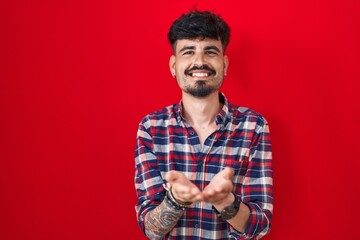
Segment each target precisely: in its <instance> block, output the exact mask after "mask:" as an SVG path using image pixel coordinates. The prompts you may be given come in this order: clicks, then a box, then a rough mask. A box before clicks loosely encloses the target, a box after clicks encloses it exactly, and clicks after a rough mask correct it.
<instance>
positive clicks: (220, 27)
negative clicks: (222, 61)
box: [168, 10, 230, 53]
mask: <svg viewBox="0 0 360 240" xmlns="http://www.w3.org/2000/svg"><path fill="white" fill-rule="evenodd" d="M197 38H201V39H204V38H210V39H215V40H220V41H221V44H222V47H223V50H224V52H225V49H226V47H227V45H228V44H229V40H230V28H229V26H228V25H227V23H226V22H225V21H224V20H223V19H222V18H221V17H220V16H219V15H216V14H214V13H212V12H209V11H204V12H200V11H197V10H195V11H190V12H189V13H187V14H183V15H181V17H180V18H178V19H177V20H175V21H174V22H173V24H172V25H171V27H170V30H169V33H168V40H169V42H170V44H171V46H172V48H173V52H174V53H175V48H176V41H177V40H181V39H197Z"/></svg>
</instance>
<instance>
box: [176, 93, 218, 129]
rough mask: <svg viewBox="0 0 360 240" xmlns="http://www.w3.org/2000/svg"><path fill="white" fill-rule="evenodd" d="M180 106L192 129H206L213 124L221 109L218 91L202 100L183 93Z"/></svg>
mask: <svg viewBox="0 0 360 240" xmlns="http://www.w3.org/2000/svg"><path fill="white" fill-rule="evenodd" d="M182 104H183V114H184V117H185V119H186V120H187V121H188V122H189V124H190V125H191V126H193V127H194V126H198V127H206V126H209V125H211V124H214V123H215V118H216V116H217V114H218V113H219V112H220V111H221V108H222V104H220V101H219V92H218V91H215V92H214V93H211V94H210V95H209V96H206V97H204V98H197V97H194V96H191V95H189V94H187V93H185V92H183V94H182Z"/></svg>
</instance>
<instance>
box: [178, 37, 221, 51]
mask: <svg viewBox="0 0 360 240" xmlns="http://www.w3.org/2000/svg"><path fill="white" fill-rule="evenodd" d="M211 46H215V47H217V48H218V49H219V50H220V51H221V52H223V48H222V45H221V41H220V40H215V39H209V38H204V39H199V38H197V39H180V40H177V41H176V52H179V51H180V50H181V49H182V48H184V47H192V48H194V49H198V50H202V49H205V48H208V47H211Z"/></svg>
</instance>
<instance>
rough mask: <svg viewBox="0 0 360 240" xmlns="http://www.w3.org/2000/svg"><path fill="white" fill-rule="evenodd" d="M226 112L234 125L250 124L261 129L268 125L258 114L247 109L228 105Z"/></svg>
mask: <svg viewBox="0 0 360 240" xmlns="http://www.w3.org/2000/svg"><path fill="white" fill-rule="evenodd" d="M228 111H229V116H230V118H231V121H232V122H233V123H235V124H242V123H251V124H252V125H255V126H258V127H263V126H265V125H268V122H267V121H266V119H265V118H264V116H263V115H261V114H260V113H259V112H257V111H255V110H253V109H250V108H248V107H242V106H237V105H234V104H231V103H229V104H228Z"/></svg>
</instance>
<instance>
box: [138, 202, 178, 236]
mask: <svg viewBox="0 0 360 240" xmlns="http://www.w3.org/2000/svg"><path fill="white" fill-rule="evenodd" d="M183 212H184V210H181V209H179V210H178V209H175V208H173V207H171V206H170V205H169V204H168V202H167V200H166V199H165V200H164V201H163V202H162V203H161V204H160V205H159V206H157V207H156V208H155V209H154V210H152V211H151V212H149V213H148V214H146V216H145V218H144V225H145V233H146V235H147V236H148V237H150V238H151V239H162V238H163V237H164V236H165V235H166V234H167V233H168V232H170V231H171V230H172V229H173V228H174V226H175V225H176V223H177V222H178V220H179V219H180V218H181V216H182V214H183Z"/></svg>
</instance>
